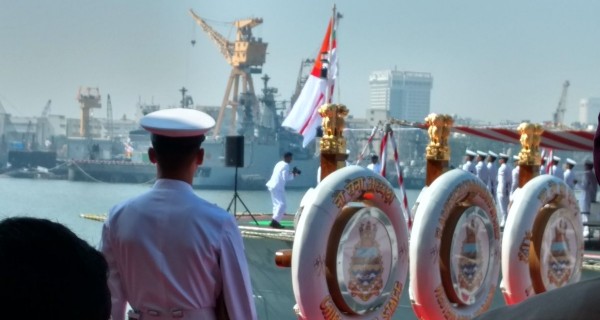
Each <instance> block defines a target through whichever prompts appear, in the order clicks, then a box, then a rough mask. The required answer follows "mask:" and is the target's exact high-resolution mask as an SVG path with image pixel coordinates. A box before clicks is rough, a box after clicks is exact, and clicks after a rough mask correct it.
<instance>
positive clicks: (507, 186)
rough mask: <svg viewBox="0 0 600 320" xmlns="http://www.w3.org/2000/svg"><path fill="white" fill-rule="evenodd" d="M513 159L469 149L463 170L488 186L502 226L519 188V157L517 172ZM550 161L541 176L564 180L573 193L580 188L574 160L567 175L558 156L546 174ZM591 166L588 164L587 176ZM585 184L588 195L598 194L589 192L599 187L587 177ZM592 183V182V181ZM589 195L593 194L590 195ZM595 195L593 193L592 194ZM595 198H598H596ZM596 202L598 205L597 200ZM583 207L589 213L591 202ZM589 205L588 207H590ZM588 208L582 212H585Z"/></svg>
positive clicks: (584, 188)
mask: <svg viewBox="0 0 600 320" xmlns="http://www.w3.org/2000/svg"><path fill="white" fill-rule="evenodd" d="M496 159H498V163H499V164H500V165H499V166H498V165H497V164H496ZM508 160H509V156H508V155H507V154H504V153H499V154H496V153H494V152H493V151H489V152H488V153H485V152H483V151H479V150H478V151H477V152H473V151H471V150H469V149H467V150H466V156H465V163H464V164H463V166H462V169H463V170H465V171H468V172H470V173H472V174H474V175H476V176H477V177H479V179H481V181H483V183H484V184H485V185H486V186H487V188H488V190H489V191H490V193H491V194H492V196H493V198H494V200H496V202H497V203H498V205H499V209H500V217H501V223H500V224H501V226H504V221H505V220H506V214H507V208H508V204H509V201H510V200H512V197H513V194H514V192H515V190H516V189H517V188H518V186H519V166H518V165H517V161H518V160H519V157H518V156H516V155H515V156H513V160H514V168H511V167H510V165H509V164H508ZM546 160H547V159H546V158H544V161H543V162H542V165H541V166H540V174H546V173H548V174H551V175H554V176H555V177H557V178H559V179H561V180H564V181H565V183H566V184H567V185H568V186H569V187H571V188H572V189H573V188H574V187H575V184H577V180H576V179H575V174H574V173H573V171H572V169H573V167H574V166H575V165H576V164H577V163H576V162H575V161H573V160H572V159H569V158H567V163H566V165H565V168H566V169H565V171H564V172H563V170H562V168H561V167H560V165H559V163H560V160H561V159H560V158H559V157H556V156H554V157H553V158H552V162H551V164H549V165H550V168H549V170H548V171H547V170H546ZM590 165H591V163H588V162H586V172H587V171H590V173H591V170H588V167H589V166H590ZM584 180H586V181H584V183H582V184H581V186H580V187H581V188H583V190H585V191H586V192H585V193H586V194H587V193H589V194H594V195H595V189H594V190H587V189H590V188H593V187H595V186H596V185H595V184H594V185H593V186H592V184H593V183H588V182H587V180H589V179H587V177H586V175H585V174H584ZM590 181H591V180H590ZM588 191H589V192H588ZM592 192H593V193H592ZM594 198H595V197H594ZM592 201H595V199H593V200H592ZM586 202H587V203H585V204H583V205H582V207H588V209H587V212H589V201H586ZM586 205H587V206H586ZM584 210H585V208H582V212H585V211H584Z"/></svg>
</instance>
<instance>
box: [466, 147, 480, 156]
mask: <svg viewBox="0 0 600 320" xmlns="http://www.w3.org/2000/svg"><path fill="white" fill-rule="evenodd" d="M465 154H466V155H467V156H472V157H474V156H476V155H477V153H475V152H473V151H471V150H469V149H467V151H465Z"/></svg>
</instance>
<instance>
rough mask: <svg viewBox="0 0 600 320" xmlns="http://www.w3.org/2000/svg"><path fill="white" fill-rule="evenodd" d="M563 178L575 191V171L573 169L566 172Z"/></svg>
mask: <svg viewBox="0 0 600 320" xmlns="http://www.w3.org/2000/svg"><path fill="white" fill-rule="evenodd" d="M563 178H564V180H565V183H566V184H567V185H568V186H569V187H571V189H573V188H574V187H575V174H574V173H573V170H571V169H567V170H565V173H564V174H563Z"/></svg>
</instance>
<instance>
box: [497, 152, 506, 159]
mask: <svg viewBox="0 0 600 320" xmlns="http://www.w3.org/2000/svg"><path fill="white" fill-rule="evenodd" d="M498 156H500V158H504V159H508V155H507V154H506V153H502V152H500V153H499V154H498Z"/></svg>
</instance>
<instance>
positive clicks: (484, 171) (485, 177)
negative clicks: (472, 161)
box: [475, 150, 490, 187]
mask: <svg viewBox="0 0 600 320" xmlns="http://www.w3.org/2000/svg"><path fill="white" fill-rule="evenodd" d="M485 158H487V153H485V152H483V151H480V150H477V164H476V165H475V175H476V176H477V177H478V178H479V179H480V180H481V181H482V182H483V184H484V185H485V186H486V187H487V186H488V184H489V182H490V174H489V171H488V168H487V164H486V163H485Z"/></svg>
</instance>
